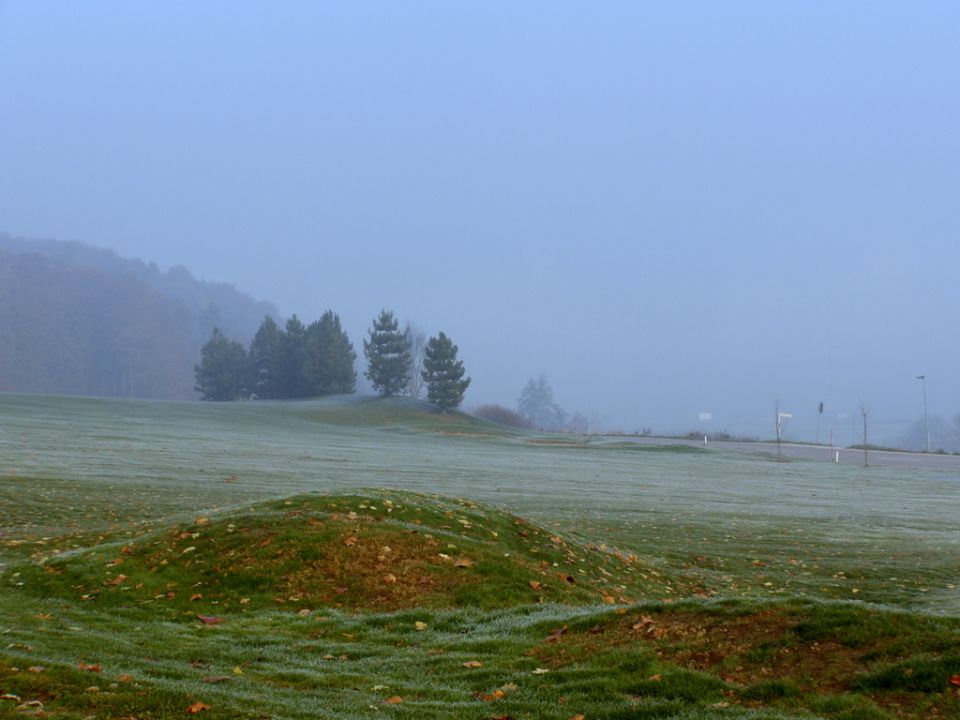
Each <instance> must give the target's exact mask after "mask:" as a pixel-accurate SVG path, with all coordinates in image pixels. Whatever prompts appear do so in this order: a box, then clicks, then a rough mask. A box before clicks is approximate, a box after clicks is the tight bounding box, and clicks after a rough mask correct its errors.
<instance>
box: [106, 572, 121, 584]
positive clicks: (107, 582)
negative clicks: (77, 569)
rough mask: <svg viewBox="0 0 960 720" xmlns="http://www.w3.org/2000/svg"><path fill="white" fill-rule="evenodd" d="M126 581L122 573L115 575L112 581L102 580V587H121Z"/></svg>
mask: <svg viewBox="0 0 960 720" xmlns="http://www.w3.org/2000/svg"><path fill="white" fill-rule="evenodd" d="M126 579H127V576H126V575H124V574H123V573H120V574H119V575H117V576H116V577H115V578H114V579H113V580H104V581H103V584H104V585H121V584H123V582H124V581H125V580H126Z"/></svg>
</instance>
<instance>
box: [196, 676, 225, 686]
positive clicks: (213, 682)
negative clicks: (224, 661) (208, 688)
mask: <svg viewBox="0 0 960 720" xmlns="http://www.w3.org/2000/svg"><path fill="white" fill-rule="evenodd" d="M201 680H202V681H203V682H205V683H210V684H211V685H216V684H217V683H222V682H227V680H233V678H232V677H230V676H229V675H207V676H205V677H203V678H201Z"/></svg>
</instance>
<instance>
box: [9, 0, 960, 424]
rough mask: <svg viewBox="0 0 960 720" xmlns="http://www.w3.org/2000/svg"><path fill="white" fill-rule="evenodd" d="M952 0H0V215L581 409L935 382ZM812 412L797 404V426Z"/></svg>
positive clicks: (506, 390) (621, 418) (880, 412)
mask: <svg viewBox="0 0 960 720" xmlns="http://www.w3.org/2000/svg"><path fill="white" fill-rule="evenodd" d="M957 78H960V5H958V4H956V3H947V2H942V3H938V2H920V3H910V4H906V3H886V2H870V3H868V2H836V3H808V2H797V3H791V2H778V3H769V2H730V3H712V2H670V3H637V2H624V3H613V2H611V3H562V2H561V3H558V2H549V3H548V2H535V3H505V2H504V3H497V2H490V3H486V2H485V3H441V2H436V3H420V2H417V3H387V2H384V3H364V2H349V3H312V2H284V3H266V2H251V3H228V2H204V3H194V2H164V3H146V2H109V1H102V2H97V3H68V2H26V1H23V2H9V1H7V2H4V1H3V0H0V230H4V231H7V232H10V233H12V234H16V235H22V236H36V237H57V238H61V239H78V240H82V241H84V242H88V243H91V244H95V245H101V246H105V247H110V248H113V249H115V250H117V251H118V252H120V253H121V254H123V255H128V256H139V257H142V258H144V259H147V260H154V261H156V262H157V263H158V264H160V265H161V266H169V265H175V264H183V265H186V266H187V267H189V268H190V269H191V270H192V271H194V272H195V273H196V274H198V275H200V276H203V277H207V278H211V279H219V280H226V281H230V282H234V283H235V284H237V286H238V287H240V288H241V289H244V290H247V291H249V292H251V293H253V294H254V295H256V296H258V297H263V298H267V299H271V300H274V301H275V302H277V303H278V304H279V306H280V307H281V309H282V311H283V312H285V313H292V312H297V313H299V314H300V315H301V316H303V317H306V318H314V317H317V316H319V315H320V313H321V312H322V310H323V309H325V308H327V307H331V308H333V309H334V310H336V311H337V312H339V313H340V314H341V316H342V317H343V319H344V322H345V324H346V326H347V328H348V330H349V331H350V333H351V336H352V338H353V340H354V342H355V343H357V345H359V341H360V338H361V335H362V333H363V332H364V330H365V328H366V327H367V326H368V325H369V322H370V319H371V318H372V317H373V316H374V315H375V314H376V313H377V311H379V309H380V308H381V307H387V308H392V309H394V310H396V312H397V313H398V314H399V315H400V316H401V317H404V318H410V319H412V320H414V321H415V322H417V323H418V324H420V325H422V326H423V327H424V328H426V329H427V330H428V331H430V332H435V331H437V330H440V329H442V330H445V331H446V332H447V333H448V334H450V335H451V336H452V337H453V338H454V340H455V341H456V342H457V343H458V344H459V345H460V349H461V355H462V357H463V359H464V360H465V362H466V364H467V366H468V371H469V372H470V374H471V375H472V376H473V377H474V383H473V385H472V387H471V391H470V395H469V401H470V402H475V403H476V402H491V401H496V402H502V403H505V404H512V403H513V402H514V400H515V399H516V397H517V395H518V394H519V391H520V388H521V387H522V385H523V383H524V381H525V380H526V379H527V378H528V377H530V376H532V375H536V374H538V373H540V372H544V373H546V374H547V375H548V377H549V378H550V380H551V382H552V384H553V386H554V390H555V392H556V395H557V399H558V400H559V401H560V403H561V404H562V405H564V406H565V407H566V408H567V409H569V410H571V411H573V410H580V411H582V412H583V413H585V414H586V415H588V416H592V417H594V418H596V419H601V418H603V419H604V420H605V422H606V424H608V425H614V426H618V427H623V428H625V429H635V428H637V427H646V426H651V427H654V428H656V429H664V430H668V429H669V430H685V429H689V428H692V427H694V426H696V425H697V423H696V418H697V413H698V412H700V411H703V410H710V411H712V412H713V414H714V417H715V418H716V420H715V421H714V422H715V425H716V426H717V428H723V427H725V428H727V429H729V430H731V431H738V432H749V433H751V434H769V433H767V432H765V428H766V426H767V424H769V422H772V420H769V418H770V417H771V416H772V400H773V398H774V397H775V396H779V397H780V398H781V402H782V404H783V405H784V406H787V407H789V408H790V409H792V410H794V411H795V413H796V414H797V420H796V426H795V427H796V428H798V432H799V429H802V428H806V430H804V432H809V433H810V434H812V428H813V422H814V420H815V416H814V409H815V407H816V403H817V402H818V401H820V400H825V401H827V403H828V408H827V413H826V414H825V418H827V422H828V424H830V425H836V426H837V427H838V429H839V428H840V427H841V426H842V427H843V428H847V427H848V426H847V424H846V423H847V421H846V420H845V419H840V418H838V417H837V416H838V415H841V414H843V413H849V412H851V411H852V410H854V409H855V408H856V406H857V403H858V402H859V400H860V399H861V398H862V399H863V400H864V401H865V402H867V404H868V405H869V406H870V407H871V408H872V410H873V413H874V415H875V417H876V419H877V423H878V426H879V427H883V426H884V424H886V426H887V427H889V428H890V429H889V432H890V433H894V432H899V430H898V428H902V426H903V423H906V422H909V421H913V420H916V419H917V417H918V416H919V412H920V407H921V404H920V395H919V388H918V383H917V382H916V381H915V380H914V379H913V376H914V375H916V374H919V373H926V374H927V375H928V378H929V390H930V404H931V412H935V413H938V414H941V415H944V416H947V417H952V416H953V415H955V414H956V413H958V412H960V379H958V378H957V377H956V373H955V371H954V368H955V367H956V365H957V362H956V358H957V356H958V351H960V340H958V337H960V336H958V332H957V327H958V321H957V308H958V305H960V303H958V300H960V284H958V282H957V279H958V275H960V273H958V268H960V204H958V202H957V199H958V197H960V192H958V191H960V132H958V130H957V128H960V92H958V82H957ZM825 427H827V425H825Z"/></svg>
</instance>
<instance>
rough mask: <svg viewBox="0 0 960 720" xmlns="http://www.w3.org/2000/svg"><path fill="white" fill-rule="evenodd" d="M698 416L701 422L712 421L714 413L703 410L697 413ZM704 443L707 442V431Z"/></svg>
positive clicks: (704, 435)
mask: <svg viewBox="0 0 960 720" xmlns="http://www.w3.org/2000/svg"><path fill="white" fill-rule="evenodd" d="M697 418H698V419H699V420H700V422H710V421H711V420H713V413H712V412H702V413H699V414H698V415H697ZM703 444H704V445H706V444H707V433H704V434H703Z"/></svg>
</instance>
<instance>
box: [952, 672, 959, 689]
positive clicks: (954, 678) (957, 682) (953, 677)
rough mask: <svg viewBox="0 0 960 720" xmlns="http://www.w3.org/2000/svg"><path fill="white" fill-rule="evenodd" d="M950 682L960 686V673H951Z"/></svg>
mask: <svg viewBox="0 0 960 720" xmlns="http://www.w3.org/2000/svg"><path fill="white" fill-rule="evenodd" d="M950 684H951V685H953V686H955V687H960V675H951V676H950Z"/></svg>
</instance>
